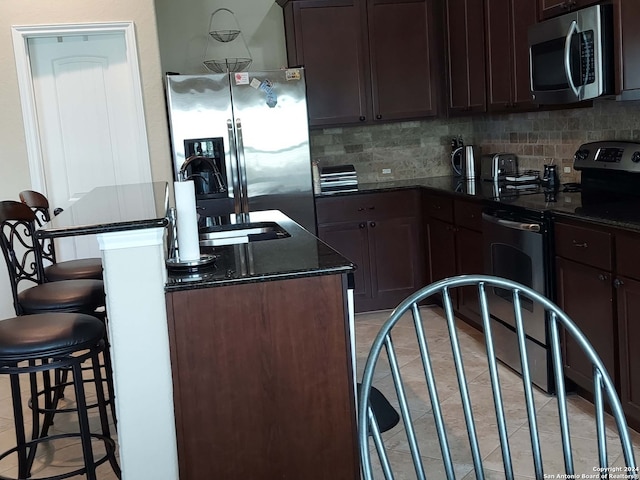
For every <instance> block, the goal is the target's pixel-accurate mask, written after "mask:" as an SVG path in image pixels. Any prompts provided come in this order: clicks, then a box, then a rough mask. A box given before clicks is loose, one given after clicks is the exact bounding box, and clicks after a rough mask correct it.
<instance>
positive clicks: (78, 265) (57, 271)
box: [20, 190, 102, 282]
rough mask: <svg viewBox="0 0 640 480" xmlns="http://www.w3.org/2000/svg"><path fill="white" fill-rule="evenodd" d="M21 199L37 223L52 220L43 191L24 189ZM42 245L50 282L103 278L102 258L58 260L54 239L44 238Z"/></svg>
mask: <svg viewBox="0 0 640 480" xmlns="http://www.w3.org/2000/svg"><path fill="white" fill-rule="evenodd" d="M20 201H21V202H22V203H24V204H25V205H27V206H28V207H29V208H31V210H33V213H34V214H35V220H36V223H37V224H38V226H39V227H41V226H42V225H44V224H45V223H47V222H49V221H50V220H51V213H50V211H49V200H47V197H45V196H44V195H42V194H41V193H38V192H35V191H33V190H23V191H22V192H20ZM61 211H62V209H56V210H55V212H54V215H57V214H58V213H60V212H61ZM40 247H41V253H42V258H43V260H45V261H47V263H49V265H46V266H45V267H44V276H45V278H46V280H47V281H48V282H58V281H61V280H79V279H87V278H92V279H95V280H102V259H100V258H79V259H76V260H66V261H63V262H58V261H57V260H56V250H55V245H54V243H53V240H51V239H45V240H42V241H41V243H40Z"/></svg>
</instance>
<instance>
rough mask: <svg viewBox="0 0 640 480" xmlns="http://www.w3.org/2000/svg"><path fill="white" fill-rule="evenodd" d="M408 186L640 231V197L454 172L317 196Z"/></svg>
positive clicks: (366, 185)
mask: <svg viewBox="0 0 640 480" xmlns="http://www.w3.org/2000/svg"><path fill="white" fill-rule="evenodd" d="M408 188H426V189H431V190H436V191H438V192H439V193H446V194H451V195H461V196H465V197H468V198H471V197H472V198H475V199H477V200H479V201H484V202H487V203H488V204H494V205H495V204H505V205H509V206H514V207H519V208H523V209H529V210H536V211H540V212H545V213H546V214H549V215H553V216H555V217H558V218H560V217H561V218H568V219H576V220H583V221H588V222H592V223H596V224H600V225H607V226H611V227H616V228H623V229H627V230H635V231H640V199H638V200H635V199H630V198H625V199H617V200H612V199H606V200H604V199H603V200H599V199H594V198H593V197H585V196H584V195H583V194H582V193H580V192H562V191H558V192H547V193H546V194H545V192H544V191H542V190H541V191H540V192H539V193H534V194H531V193H530V192H528V191H526V190H523V191H522V192H521V193H520V194H517V193H514V192H513V190H508V189H506V187H504V186H503V187H502V188H501V189H500V190H498V189H497V188H496V187H495V186H494V183H493V182H485V181H482V180H475V181H470V182H467V181H466V180H464V179H461V178H460V177H454V176H442V177H429V178H416V179H411V180H394V181H388V182H379V183H363V184H359V185H358V191H357V192H345V193H334V194H331V195H316V198H326V197H332V196H336V195H339V196H341V195H357V194H364V193H372V192H379V191H385V190H389V191H391V190H401V189H408Z"/></svg>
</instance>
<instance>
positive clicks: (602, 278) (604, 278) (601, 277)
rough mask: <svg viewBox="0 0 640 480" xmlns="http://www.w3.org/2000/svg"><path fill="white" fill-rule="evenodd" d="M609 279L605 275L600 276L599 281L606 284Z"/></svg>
mask: <svg viewBox="0 0 640 480" xmlns="http://www.w3.org/2000/svg"><path fill="white" fill-rule="evenodd" d="M606 279H607V276H606V275H604V274H603V273H601V274H599V275H598V280H600V281H601V282H604V281H605V280H606Z"/></svg>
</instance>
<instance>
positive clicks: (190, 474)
mask: <svg viewBox="0 0 640 480" xmlns="http://www.w3.org/2000/svg"><path fill="white" fill-rule="evenodd" d="M166 298H167V313H168V327H169V341H170V349H171V368H172V375H173V396H174V404H175V412H176V435H177V443H178V445H177V446H178V460H179V467H180V479H181V480H201V479H208V478H215V479H226V480H245V479H255V480H272V479H275V478H304V479H308V480H325V479H330V478H331V479H333V478H335V479H338V478H339V479H351V480H356V479H359V478H360V472H359V456H358V450H357V429H356V407H355V392H354V376H353V375H354V374H353V371H352V363H351V354H352V352H351V342H350V338H351V337H350V333H349V325H348V320H347V316H346V301H347V300H346V277H345V276H343V275H320V276H313V277H305V278H300V279H290V280H280V281H270V282H257V283H246V284H239V285H232V286H219V287H214V288H200V289H193V290H182V291H177V292H171V293H167V296H166Z"/></svg>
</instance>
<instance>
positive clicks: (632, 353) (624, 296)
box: [613, 232, 640, 428]
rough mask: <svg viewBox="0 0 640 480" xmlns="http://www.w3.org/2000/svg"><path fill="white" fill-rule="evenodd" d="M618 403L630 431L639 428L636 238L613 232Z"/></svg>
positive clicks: (639, 309) (639, 328)
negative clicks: (618, 365)
mask: <svg viewBox="0 0 640 480" xmlns="http://www.w3.org/2000/svg"><path fill="white" fill-rule="evenodd" d="M615 237H616V238H615V252H616V273H617V275H616V277H615V278H614V280H613V286H614V287H615V289H616V298H617V307H618V312H617V314H618V315H617V317H618V347H619V358H620V400H621V401H622V408H623V409H624V411H625V413H626V414H627V417H628V418H629V419H631V421H632V422H633V423H632V425H633V426H634V428H639V427H640V349H639V348H638V339H639V338H640V321H638V319H640V264H638V262H636V261H633V260H632V259H634V258H637V251H638V246H639V245H640V234H638V233H630V232H617V233H616V236H615Z"/></svg>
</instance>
